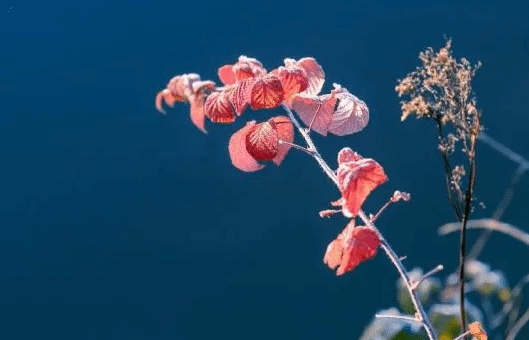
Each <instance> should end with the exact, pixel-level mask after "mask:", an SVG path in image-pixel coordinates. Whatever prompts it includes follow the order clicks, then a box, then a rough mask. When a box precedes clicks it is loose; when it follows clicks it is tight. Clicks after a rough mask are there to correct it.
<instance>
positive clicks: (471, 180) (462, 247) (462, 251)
mask: <svg viewBox="0 0 529 340" xmlns="http://www.w3.org/2000/svg"><path fill="white" fill-rule="evenodd" d="M476 137H477V136H476ZM476 137H474V136H472V137H471V149H470V153H469V161H470V174H469V177H468V184H467V190H466V192H465V213H464V214H463V220H462V221H461V234H460V235H461V236H460V243H459V285H460V287H459V309H460V313H461V329H462V330H465V329H467V323H466V316H465V255H466V248H467V223H468V219H469V217H470V212H471V208H472V193H473V191H474V184H475V182H476Z"/></svg>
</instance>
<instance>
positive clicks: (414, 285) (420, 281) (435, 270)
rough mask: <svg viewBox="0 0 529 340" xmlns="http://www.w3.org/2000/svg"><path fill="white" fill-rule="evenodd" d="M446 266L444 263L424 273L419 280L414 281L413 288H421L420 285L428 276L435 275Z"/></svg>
mask: <svg viewBox="0 0 529 340" xmlns="http://www.w3.org/2000/svg"><path fill="white" fill-rule="evenodd" d="M443 269H444V267H443V265H442V264H440V265H438V266H437V267H435V268H434V269H432V270H430V271H429V272H428V273H426V274H424V275H423V276H422V277H421V278H420V279H419V280H417V281H415V282H413V283H412V288H413V290H415V289H417V288H419V285H420V284H421V283H422V282H423V281H424V280H426V279H427V278H429V277H430V276H432V275H435V274H437V273H439V272H440V271H441V270H443Z"/></svg>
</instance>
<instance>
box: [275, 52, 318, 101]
mask: <svg viewBox="0 0 529 340" xmlns="http://www.w3.org/2000/svg"><path fill="white" fill-rule="evenodd" d="M285 63H286V61H285ZM296 64H297V65H298V66H299V67H301V68H303V69H304V70H305V73H306V74H307V78H308V87H307V89H306V90H305V92H304V93H305V94H308V95H314V96H315V95H317V94H318V93H320V91H321V89H322V87H323V83H325V73H324V72H323V69H322V68H321V66H320V64H318V62H317V61H316V59H314V58H310V57H309V58H301V59H300V60H298V61H297V63H296Z"/></svg>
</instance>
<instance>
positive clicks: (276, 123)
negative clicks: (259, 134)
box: [270, 116, 294, 165]
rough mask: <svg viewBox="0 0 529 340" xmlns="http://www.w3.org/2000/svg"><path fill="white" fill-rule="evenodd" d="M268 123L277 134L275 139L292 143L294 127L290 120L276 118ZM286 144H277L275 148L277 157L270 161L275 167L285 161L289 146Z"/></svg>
mask: <svg viewBox="0 0 529 340" xmlns="http://www.w3.org/2000/svg"><path fill="white" fill-rule="evenodd" d="M270 123H271V124H272V126H273V127H274V129H275V130H276V132H277V137H278V138H279V139H280V140H282V141H285V142H288V143H293V142H294V126H293V125H292V122H291V121H290V118H288V117H285V116H277V117H273V118H271V119H270ZM288 143H283V144H279V145H278V147H277V155H276V156H275V157H274V159H273V160H272V161H273V162H274V163H275V164H276V165H280V164H281V162H283V159H285V157H286V155H287V153H288V151H289V150H290V145H289V144H288Z"/></svg>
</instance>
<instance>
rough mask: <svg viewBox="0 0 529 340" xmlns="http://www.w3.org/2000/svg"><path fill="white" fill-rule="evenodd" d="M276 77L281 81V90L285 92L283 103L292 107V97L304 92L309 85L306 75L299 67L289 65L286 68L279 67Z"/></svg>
mask: <svg viewBox="0 0 529 340" xmlns="http://www.w3.org/2000/svg"><path fill="white" fill-rule="evenodd" d="M277 75H278V77H279V80H281V84H282V85H283V90H284V91H285V103H286V104H287V105H288V106H289V107H292V105H291V99H292V96H293V95H294V94H296V93H300V92H302V91H305V90H306V89H307V86H308V85H309V83H308V79H307V73H306V72H305V70H304V69H302V68H301V67H299V66H296V65H289V66H287V67H283V66H281V67H279V70H278V72H277Z"/></svg>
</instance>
